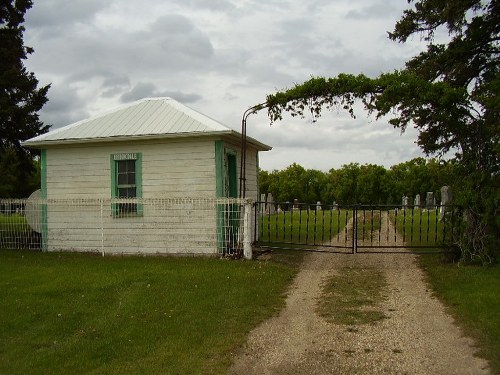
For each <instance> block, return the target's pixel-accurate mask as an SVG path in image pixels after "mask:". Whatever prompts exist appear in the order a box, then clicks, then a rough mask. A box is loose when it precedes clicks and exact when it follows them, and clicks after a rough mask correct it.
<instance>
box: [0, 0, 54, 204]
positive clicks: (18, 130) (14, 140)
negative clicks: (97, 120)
mask: <svg viewBox="0 0 500 375" xmlns="http://www.w3.org/2000/svg"><path fill="white" fill-rule="evenodd" d="M32 5H33V2H32V1H31V0H15V1H14V0H2V1H1V3H0V154H2V155H1V156H2V157H1V159H2V160H7V159H9V158H10V159H11V160H16V163H17V168H15V169H12V168H10V172H9V173H11V174H14V175H13V176H10V175H9V178H8V180H9V181H17V185H18V186H13V187H12V189H10V190H9V192H7V193H5V192H4V193H5V194H8V195H9V196H19V195H20V194H25V193H26V192H25V190H24V187H25V186H27V185H26V184H27V183H28V180H30V179H31V175H32V174H33V173H35V164H34V163H33V151H30V150H27V149H24V148H23V147H22V146H21V142H22V141H24V140H26V139H28V138H31V137H34V136H37V135H39V134H43V133H45V132H47V130H48V129H49V126H48V125H44V124H43V123H42V122H41V121H40V119H39V116H38V111H40V109H41V108H42V107H43V105H44V104H45V103H46V102H47V100H48V99H47V91H48V90H49V87H50V85H47V86H43V87H40V88H39V87H38V80H37V79H36V77H35V75H34V74H33V73H32V72H29V71H28V70H27V69H26V67H25V66H24V64H23V60H25V59H26V58H27V56H28V55H29V54H31V53H32V52H33V48H31V47H26V46H25V45H24V41H23V33H24V30H25V29H24V26H23V23H24V15H25V13H26V11H27V10H28V9H30V8H31V7H32ZM13 153H14V154H13ZM4 172H5V173H7V171H6V170H4V171H3V172H2V173H4ZM3 190H5V189H3Z"/></svg>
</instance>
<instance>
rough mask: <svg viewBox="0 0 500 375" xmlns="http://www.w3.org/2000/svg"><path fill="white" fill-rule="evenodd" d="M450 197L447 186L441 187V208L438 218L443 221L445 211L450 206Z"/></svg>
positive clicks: (449, 190)
mask: <svg viewBox="0 0 500 375" xmlns="http://www.w3.org/2000/svg"><path fill="white" fill-rule="evenodd" d="M451 201H452V195H451V189H450V187H449V186H443V187H442V188H441V206H440V207H439V218H440V219H443V217H444V215H445V214H446V211H447V210H449V209H450V208H449V206H450V205H451Z"/></svg>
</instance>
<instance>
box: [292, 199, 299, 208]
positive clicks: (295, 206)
mask: <svg viewBox="0 0 500 375" xmlns="http://www.w3.org/2000/svg"><path fill="white" fill-rule="evenodd" d="M299 208H300V206H299V200H298V199H297V198H295V199H294V200H293V209H294V210H298V209H299Z"/></svg>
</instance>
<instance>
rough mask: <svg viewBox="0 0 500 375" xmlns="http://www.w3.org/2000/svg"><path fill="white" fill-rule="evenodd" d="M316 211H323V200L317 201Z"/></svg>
mask: <svg viewBox="0 0 500 375" xmlns="http://www.w3.org/2000/svg"><path fill="white" fill-rule="evenodd" d="M316 211H321V202H320V201H317V202H316Z"/></svg>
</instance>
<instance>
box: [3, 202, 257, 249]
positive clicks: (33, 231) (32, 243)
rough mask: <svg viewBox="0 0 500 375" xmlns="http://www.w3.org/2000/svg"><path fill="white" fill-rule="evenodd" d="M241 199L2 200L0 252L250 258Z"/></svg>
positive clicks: (247, 206)
mask: <svg viewBox="0 0 500 375" xmlns="http://www.w3.org/2000/svg"><path fill="white" fill-rule="evenodd" d="M251 209H252V205H251V203H250V202H248V201H247V200H243V199H232V198H231V199H230V198H228V199H210V198H169V199H168V198H166V199H70V200H68V199H34V200H33V199H29V200H24V199H21V200H19V199H2V200H0V248H3V249H32V250H42V251H79V252H100V253H102V254H103V255H104V254H106V253H124V254H126V253H130V254H136V253H145V254H148V253H149V254H155V253H158V254H185V255H188V254H200V255H202V254H205V255H217V254H219V255H234V256H237V255H245V256H246V257H251V242H252V238H251V235H252V233H253V230H252V227H251V226H252V220H251Z"/></svg>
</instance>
